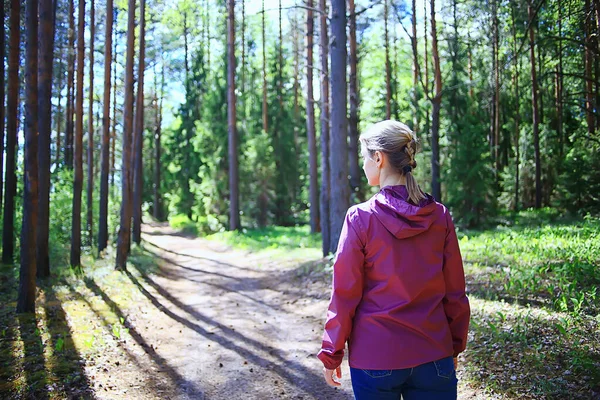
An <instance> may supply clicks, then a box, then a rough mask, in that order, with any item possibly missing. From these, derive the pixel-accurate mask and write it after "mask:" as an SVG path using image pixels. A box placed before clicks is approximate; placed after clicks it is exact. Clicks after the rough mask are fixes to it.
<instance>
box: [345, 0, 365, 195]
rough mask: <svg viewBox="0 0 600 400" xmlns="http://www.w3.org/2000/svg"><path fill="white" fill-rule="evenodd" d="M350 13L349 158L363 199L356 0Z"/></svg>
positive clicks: (352, 179) (353, 185) (355, 190)
mask: <svg viewBox="0 0 600 400" xmlns="http://www.w3.org/2000/svg"><path fill="white" fill-rule="evenodd" d="M348 13H349V15H350V26H349V30H348V33H349V39H350V53H349V55H350V60H349V61H350V81H349V82H348V89H349V90H350V118H349V120H348V122H349V125H348V135H349V136H350V140H349V146H348V159H349V160H350V186H351V188H352V192H353V193H355V194H356V195H357V197H358V199H359V200H361V201H362V200H363V195H362V193H361V190H360V180H361V175H362V172H361V169H360V166H359V163H358V105H359V98H358V94H359V93H358V50H357V46H356V10H355V7H354V0H348Z"/></svg>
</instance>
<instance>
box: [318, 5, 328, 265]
mask: <svg viewBox="0 0 600 400" xmlns="http://www.w3.org/2000/svg"><path fill="white" fill-rule="evenodd" d="M319 9H320V10H321V17H320V40H321V46H320V47H321V117H320V119H321V197H320V211H321V236H322V238H323V246H322V247H323V257H325V256H327V254H329V247H330V243H331V226H330V218H329V215H330V210H329V202H330V198H331V192H330V188H329V181H330V176H331V173H330V169H329V34H328V32H327V5H326V0H319Z"/></svg>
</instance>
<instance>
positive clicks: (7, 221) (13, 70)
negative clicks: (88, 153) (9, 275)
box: [2, 0, 21, 264]
mask: <svg viewBox="0 0 600 400" xmlns="http://www.w3.org/2000/svg"><path fill="white" fill-rule="evenodd" d="M20 14H21V2H20V0H11V2H10V37H9V39H8V42H9V51H8V88H7V89H8V90H7V98H6V115H7V119H6V179H5V182H4V185H5V186H4V197H5V199H4V218H3V220H2V224H3V227H2V262H3V263H4V264H12V263H13V258H14V251H15V232H14V230H15V195H16V190H17V176H16V155H17V125H18V121H19V120H18V117H17V115H18V112H19V52H20V50H21V47H20V40H21V33H20V18H21V17H20Z"/></svg>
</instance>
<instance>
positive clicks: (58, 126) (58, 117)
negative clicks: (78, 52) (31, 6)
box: [54, 0, 64, 168]
mask: <svg viewBox="0 0 600 400" xmlns="http://www.w3.org/2000/svg"><path fill="white" fill-rule="evenodd" d="M57 4H58V0H56V1H55V2H54V7H55V8H56V5H57ZM55 26H56V19H55ZM60 49H61V51H60V53H59V57H60V59H61V60H62V59H63V57H64V54H63V52H62V47H60ZM58 71H59V72H58V90H57V95H58V99H57V107H56V153H55V155H54V165H55V168H58V167H59V166H60V154H61V152H60V150H61V147H60V146H61V143H60V141H61V128H62V117H63V113H64V111H63V108H62V89H63V78H64V71H63V64H62V63H61V64H60V65H59V67H58Z"/></svg>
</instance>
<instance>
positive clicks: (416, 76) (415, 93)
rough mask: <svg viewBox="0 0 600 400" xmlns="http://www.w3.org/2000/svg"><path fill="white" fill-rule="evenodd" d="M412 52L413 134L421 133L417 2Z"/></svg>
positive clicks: (413, 3)
mask: <svg viewBox="0 0 600 400" xmlns="http://www.w3.org/2000/svg"><path fill="white" fill-rule="evenodd" d="M411 20H412V37H411V44H412V51H413V113H414V114H413V132H414V133H415V135H416V134H418V133H419V90H418V88H419V74H420V73H421V70H420V68H419V47H418V42H417V1H416V0H412V18H411Z"/></svg>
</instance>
